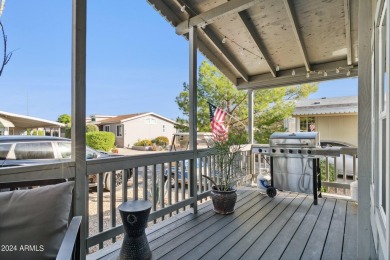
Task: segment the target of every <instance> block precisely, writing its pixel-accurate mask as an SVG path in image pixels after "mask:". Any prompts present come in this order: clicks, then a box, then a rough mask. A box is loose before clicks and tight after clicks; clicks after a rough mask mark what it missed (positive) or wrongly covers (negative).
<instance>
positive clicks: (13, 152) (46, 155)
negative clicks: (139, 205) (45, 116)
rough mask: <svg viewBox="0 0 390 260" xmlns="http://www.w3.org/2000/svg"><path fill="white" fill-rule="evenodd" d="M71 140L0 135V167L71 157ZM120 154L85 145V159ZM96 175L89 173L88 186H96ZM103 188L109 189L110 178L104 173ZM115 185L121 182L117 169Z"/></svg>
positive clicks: (42, 162) (62, 159) (120, 173)
mask: <svg viewBox="0 0 390 260" xmlns="http://www.w3.org/2000/svg"><path fill="white" fill-rule="evenodd" d="M71 154H72V152H71V140H70V139H67V138H60V137H52V136H28V135H25V136H16V135H9V136H0V168H1V167H14V166H27V165H38V164H47V163H58V162H63V161H66V160H69V159H71ZM112 156H120V155H117V154H110V153H106V152H100V151H97V150H95V149H92V148H91V147H88V146H87V147H86V159H87V160H93V159H96V158H104V157H112ZM96 180H97V178H96V175H90V177H89V186H90V187H93V186H96ZM103 180H104V182H103V183H104V188H105V189H106V190H107V191H109V190H110V187H111V178H110V176H109V173H108V172H107V173H105V174H104V179H103ZM116 180H117V181H116V186H118V185H120V184H121V182H122V171H117V174H116Z"/></svg>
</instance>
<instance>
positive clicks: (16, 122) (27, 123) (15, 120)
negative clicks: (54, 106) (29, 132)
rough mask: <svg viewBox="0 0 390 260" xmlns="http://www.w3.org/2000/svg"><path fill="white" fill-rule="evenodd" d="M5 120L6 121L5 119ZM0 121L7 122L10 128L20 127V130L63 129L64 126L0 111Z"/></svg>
mask: <svg viewBox="0 0 390 260" xmlns="http://www.w3.org/2000/svg"><path fill="white" fill-rule="evenodd" d="M5 118H7V119H5ZM0 119H4V120H6V121H7V122H9V123H11V124H12V126H10V127H20V128H38V127H51V128H59V127H64V126H65V125H64V124H62V123H59V122H54V121H50V120H46V119H41V118H37V117H32V116H24V115H19V114H14V113H9V112H5V111H0ZM0 125H1V120H0Z"/></svg>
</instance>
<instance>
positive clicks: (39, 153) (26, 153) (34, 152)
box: [15, 142, 54, 160]
mask: <svg viewBox="0 0 390 260" xmlns="http://www.w3.org/2000/svg"><path fill="white" fill-rule="evenodd" d="M15 158H16V160H29V159H54V151H53V146H52V144H51V143H50V142H35V143H18V144H16V145H15Z"/></svg>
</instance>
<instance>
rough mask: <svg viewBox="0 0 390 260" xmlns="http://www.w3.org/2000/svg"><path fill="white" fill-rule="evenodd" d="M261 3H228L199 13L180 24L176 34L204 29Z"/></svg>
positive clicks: (254, 0)
mask: <svg viewBox="0 0 390 260" xmlns="http://www.w3.org/2000/svg"><path fill="white" fill-rule="evenodd" d="M155 1H157V0H155ZM259 2H260V0H234V1H228V2H226V3H224V4H222V5H219V6H217V7H215V8H213V9H210V10H208V11H206V12H204V13H197V14H196V15H195V16H193V17H191V18H190V19H188V20H186V21H183V22H181V23H179V24H178V25H177V26H176V33H177V34H179V35H183V34H186V33H188V29H189V28H190V27H192V26H197V27H202V26H204V25H208V24H212V23H213V22H215V21H217V20H218V19H220V18H221V17H223V16H227V15H230V14H234V13H238V12H241V11H243V10H246V9H248V8H250V7H252V6H254V5H256V4H258V3H259ZM187 9H190V10H191V7H189V8H186V10H187Z"/></svg>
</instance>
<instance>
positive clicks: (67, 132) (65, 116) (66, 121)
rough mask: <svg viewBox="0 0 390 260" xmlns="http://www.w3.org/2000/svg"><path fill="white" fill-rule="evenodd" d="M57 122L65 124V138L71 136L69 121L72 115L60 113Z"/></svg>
mask: <svg viewBox="0 0 390 260" xmlns="http://www.w3.org/2000/svg"><path fill="white" fill-rule="evenodd" d="M57 122H60V123H63V124H65V137H66V138H71V132H72V128H71V122H72V117H71V116H70V115H68V114H62V115H59V116H58V118H57Z"/></svg>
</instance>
